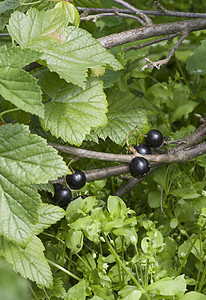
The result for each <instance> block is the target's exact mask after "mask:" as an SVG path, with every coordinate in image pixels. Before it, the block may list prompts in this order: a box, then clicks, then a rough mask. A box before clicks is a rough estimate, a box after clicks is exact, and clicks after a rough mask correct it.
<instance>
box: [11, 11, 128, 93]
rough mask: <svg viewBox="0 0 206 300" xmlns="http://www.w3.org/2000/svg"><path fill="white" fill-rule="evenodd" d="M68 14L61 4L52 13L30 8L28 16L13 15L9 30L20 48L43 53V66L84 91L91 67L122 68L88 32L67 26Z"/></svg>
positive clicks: (18, 13) (22, 14) (15, 13)
mask: <svg viewBox="0 0 206 300" xmlns="http://www.w3.org/2000/svg"><path fill="white" fill-rule="evenodd" d="M67 23H68V21H67V17H66V13H65V12H64V11H63V10H62V9H61V7H60V6H59V5H56V7H55V8H54V9H52V10H47V11H38V10H37V9H35V8H32V9H30V10H29V11H28V12H27V13H26V15H25V14H24V13H20V12H17V11H16V12H14V13H13V14H12V16H11V18H10V21H9V25H8V30H9V33H10V35H11V36H12V37H13V38H14V39H15V40H16V41H17V42H18V43H19V44H20V46H21V47H23V48H25V47H27V48H32V49H35V50H39V51H41V52H42V56H41V60H42V64H45V62H46V65H47V66H48V68H49V69H50V70H51V71H54V72H57V73H58V74H59V75H60V77H62V78H64V79H65V80H66V81H68V82H72V83H73V84H75V85H78V86H80V87H83V88H85V85H86V83H85V79H86V77H87V70H88V68H92V67H96V66H101V67H104V66H105V67H109V68H111V69H113V70H119V69H122V65H121V64H120V63H119V61H117V60H116V59H115V58H114V57H113V55H111V54H110V53H109V52H108V51H107V50H106V49H104V48H103V47H102V46H101V45H100V44H99V42H98V41H96V40H95V39H94V38H93V37H92V36H91V35H90V34H89V33H88V32H87V31H85V30H83V29H80V28H76V27H73V26H67Z"/></svg>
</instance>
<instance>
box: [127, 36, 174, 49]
mask: <svg viewBox="0 0 206 300" xmlns="http://www.w3.org/2000/svg"><path fill="white" fill-rule="evenodd" d="M177 35H178V34H176V33H174V34H170V35H168V36H165V37H163V38H160V39H156V40H153V41H150V42H147V43H144V44H139V45H134V46H131V47H126V48H125V49H124V51H125V52H126V51H130V50H136V51H137V50H139V49H141V48H145V47H148V46H150V45H153V44H157V43H160V42H162V41H165V40H168V43H169V42H170V41H171V40H172V39H174V38H175V37H176V36H177Z"/></svg>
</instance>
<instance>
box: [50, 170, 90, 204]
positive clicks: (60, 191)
mask: <svg viewBox="0 0 206 300" xmlns="http://www.w3.org/2000/svg"><path fill="white" fill-rule="evenodd" d="M66 182H67V185H68V186H69V188H68V187H64V186H63V185H62V184H60V183H55V184H54V197H52V200H53V201H54V202H55V203H56V204H57V205H58V206H60V207H62V208H63V209H66V208H67V206H68V204H69V202H70V201H71V200H72V199H74V198H72V192H71V190H70V188H71V189H72V190H79V189H81V188H82V187H83V186H84V185H85V183H86V176H85V174H84V173H83V172H82V171H80V170H74V172H73V173H72V174H71V175H67V176H66Z"/></svg>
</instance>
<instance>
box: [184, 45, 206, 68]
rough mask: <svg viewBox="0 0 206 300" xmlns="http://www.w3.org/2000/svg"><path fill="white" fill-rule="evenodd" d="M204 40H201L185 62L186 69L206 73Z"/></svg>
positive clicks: (205, 46)
mask: <svg viewBox="0 0 206 300" xmlns="http://www.w3.org/2000/svg"><path fill="white" fill-rule="evenodd" d="M205 51H206V41H201V46H200V47H199V48H198V49H197V50H196V51H195V52H194V54H193V55H192V56H191V57H190V59H189V61H188V62H187V70H188V71H189V72H193V73H199V74H206V57H205Z"/></svg>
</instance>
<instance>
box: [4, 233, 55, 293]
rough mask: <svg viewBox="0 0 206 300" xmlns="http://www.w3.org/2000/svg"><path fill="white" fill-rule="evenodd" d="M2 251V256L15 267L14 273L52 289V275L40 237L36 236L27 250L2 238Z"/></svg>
mask: <svg viewBox="0 0 206 300" xmlns="http://www.w3.org/2000/svg"><path fill="white" fill-rule="evenodd" d="M0 249H1V255H3V256H4V257H5V259H6V260H7V261H8V262H9V263H11V264H12V265H13V268H14V271H16V272H19V273H20V274H21V275H22V276H23V277H24V278H28V279H30V280H32V281H35V282H36V283H37V284H38V285H40V286H41V287H47V288H52V285H53V282H52V273H51V270H50V267H49V264H48V262H47V260H46V258H45V256H44V252H43V251H44V250H45V249H44V246H43V244H42V242H41V240H40V239H39V238H38V237H36V236H34V237H33V238H32V239H31V240H30V241H29V243H28V245H27V246H26V248H21V247H20V246H18V245H16V244H14V243H12V242H9V241H7V240H6V239H4V238H3V237H2V236H0Z"/></svg>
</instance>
